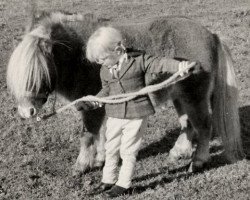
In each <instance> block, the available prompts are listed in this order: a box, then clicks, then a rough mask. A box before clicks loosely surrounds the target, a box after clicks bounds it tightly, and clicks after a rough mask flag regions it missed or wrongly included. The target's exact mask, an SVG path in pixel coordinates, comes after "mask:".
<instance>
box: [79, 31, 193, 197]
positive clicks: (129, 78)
mask: <svg viewBox="0 0 250 200" xmlns="http://www.w3.org/2000/svg"><path fill="white" fill-rule="evenodd" d="M86 54H87V58H88V59H89V60H90V61H91V62H96V63H99V64H101V65H102V68H101V72H100V77H101V81H102V90H101V91H100V92H99V93H98V94H97V96H98V97H104V96H109V95H116V94H121V93H129V92H135V91H138V90H140V89H142V88H143V87H145V86H146V85H145V74H146V73H161V72H167V73H170V74H174V73H175V72H177V71H178V70H181V69H185V68H187V66H188V65H189V64H190V62H186V61H185V62H179V61H177V60H174V59H170V58H166V57H156V56H151V55H147V54H144V53H139V52H126V48H125V47H124V45H123V38H122V35H121V33H120V31H118V30H117V29H115V28H112V27H101V28H99V29H98V30H96V31H95V32H94V33H93V34H92V35H91V37H90V38H89V40H88V43H87V51H86ZM196 67H198V66H197V65H196ZM81 103H82V104H78V106H77V107H78V109H80V108H81V106H82V108H86V103H83V102H81ZM89 103H90V104H92V106H93V107H94V108H97V107H98V106H102V105H101V104H98V103H96V102H89ZM105 109H106V114H107V116H108V119H107V124H106V127H107V129H106V135H105V136H106V143H105V150H106V154H105V156H106V157H105V165H104V168H103V176H102V181H101V184H100V185H99V186H98V188H96V189H95V192H96V193H98V192H103V191H106V190H108V191H107V195H108V196H109V197H117V196H119V195H122V194H125V193H127V192H128V189H129V188H130V187H131V180H132V177H133V173H134V168H135V163H136V156H137V153H138V151H139V148H140V145H141V142H142V135H143V133H144V130H145V127H146V124H147V116H149V115H151V114H154V108H153V105H152V103H151V101H150V99H149V96H148V95H144V96H139V97H137V98H135V99H134V100H131V101H128V102H125V103H119V104H106V105H105ZM119 153H120V157H121V159H122V165H121V169H120V172H119V176H118V178H117V176H116V170H117V167H118V162H119V158H120V157H119Z"/></svg>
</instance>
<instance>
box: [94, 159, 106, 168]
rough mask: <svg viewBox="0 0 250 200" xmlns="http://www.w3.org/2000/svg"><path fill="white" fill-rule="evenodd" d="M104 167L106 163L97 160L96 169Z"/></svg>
mask: <svg viewBox="0 0 250 200" xmlns="http://www.w3.org/2000/svg"><path fill="white" fill-rule="evenodd" d="M103 166H104V161H100V160H96V161H95V163H94V167H96V168H102V167H103Z"/></svg>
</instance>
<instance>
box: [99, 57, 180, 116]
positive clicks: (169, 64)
mask: <svg viewBox="0 0 250 200" xmlns="http://www.w3.org/2000/svg"><path fill="white" fill-rule="evenodd" d="M178 70H179V61H177V60H174V59H171V58H166V57H156V56H150V55H147V54H144V53H141V54H138V53H136V54H133V53H128V60H127V61H125V62H123V64H122V66H121V70H120V71H119V75H118V78H114V77H112V74H111V73H110V71H109V69H108V68H107V67H104V66H103V67H102V68H101V72H100V76H101V81H102V90H101V91H100V92H99V93H98V94H97V96H98V97H104V96H110V95H117V94H121V93H130V92H136V91H139V90H140V89H142V88H144V87H145V86H146V84H145V75H146V73H162V72H168V73H170V74H174V73H175V72H177V71H178ZM105 110H106V114H107V116H108V117H114V118H121V119H130V118H142V117H145V116H148V115H151V114H154V108H153V105H152V103H151V101H150V99H149V96H148V95H144V96H138V97H137V98H135V99H133V100H131V101H128V102H124V103H119V104H105Z"/></svg>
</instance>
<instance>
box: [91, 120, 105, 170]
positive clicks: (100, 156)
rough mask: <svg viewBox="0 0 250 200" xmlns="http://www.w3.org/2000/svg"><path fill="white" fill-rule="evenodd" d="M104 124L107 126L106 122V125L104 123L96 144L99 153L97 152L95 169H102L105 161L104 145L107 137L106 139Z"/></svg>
mask: <svg viewBox="0 0 250 200" xmlns="http://www.w3.org/2000/svg"><path fill="white" fill-rule="evenodd" d="M104 124H106V120H105V123H102V126H101V128H100V130H99V134H98V137H97V139H96V142H95V146H96V151H97V152H96V157H95V162H94V167H102V166H103V165H104V161H105V148H104V145H105V141H106V137H105V131H106V126H105V125H104Z"/></svg>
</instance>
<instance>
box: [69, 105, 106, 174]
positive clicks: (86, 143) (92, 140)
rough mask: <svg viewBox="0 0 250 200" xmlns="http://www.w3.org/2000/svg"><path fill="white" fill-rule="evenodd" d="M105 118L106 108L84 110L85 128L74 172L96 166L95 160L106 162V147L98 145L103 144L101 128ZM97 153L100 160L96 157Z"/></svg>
mask: <svg viewBox="0 0 250 200" xmlns="http://www.w3.org/2000/svg"><path fill="white" fill-rule="evenodd" d="M103 118H104V110H102V109H96V110H91V111H88V112H82V120H83V124H84V125H83V130H82V133H81V138H80V153H79V155H78V157H77V160H76V163H75V165H74V170H73V173H74V175H77V174H78V173H81V172H84V171H86V170H87V169H91V168H93V167H94V165H95V162H98V163H99V164H98V165H101V164H100V163H101V162H102V163H103V162H104V154H105V153H104V152H102V150H103V151H104V147H101V146H98V148H97V146H96V144H97V145H103V144H104V143H103V142H101V141H102V139H103V137H102V136H100V135H99V134H100V130H102V129H101V126H102V122H103ZM96 155H97V159H98V161H97V160H96V159H95V157H96Z"/></svg>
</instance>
